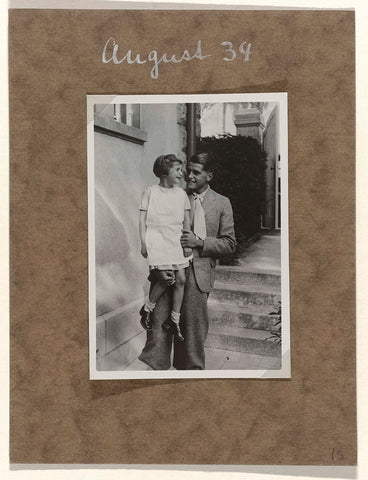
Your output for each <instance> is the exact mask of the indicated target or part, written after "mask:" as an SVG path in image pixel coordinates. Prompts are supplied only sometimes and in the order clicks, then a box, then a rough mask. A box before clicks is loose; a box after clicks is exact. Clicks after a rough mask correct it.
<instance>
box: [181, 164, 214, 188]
mask: <svg viewBox="0 0 368 480" xmlns="http://www.w3.org/2000/svg"><path fill="white" fill-rule="evenodd" d="M211 178H212V172H206V171H205V170H203V165H202V164H200V163H193V162H189V163H188V166H187V188H188V190H190V191H192V192H195V193H202V192H204V191H205V190H206V189H207V187H208V182H209V181H210V180H211Z"/></svg>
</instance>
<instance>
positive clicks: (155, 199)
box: [139, 154, 192, 341]
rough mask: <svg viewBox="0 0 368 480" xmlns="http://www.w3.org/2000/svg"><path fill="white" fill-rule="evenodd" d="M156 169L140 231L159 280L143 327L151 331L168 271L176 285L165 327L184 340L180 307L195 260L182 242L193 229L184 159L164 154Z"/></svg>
mask: <svg viewBox="0 0 368 480" xmlns="http://www.w3.org/2000/svg"><path fill="white" fill-rule="evenodd" d="M153 172H154V174H155V175H156V177H158V178H159V179H160V183H159V184H158V185H152V186H151V187H148V188H146V190H145V191H144V192H143V195H142V199H141V204H140V207H139V210H140V215H139V233H140V239H141V253H142V255H143V257H144V258H148V263H149V268H150V270H151V271H154V273H155V275H156V277H157V279H158V281H157V282H156V283H155V284H154V285H153V287H152V289H151V291H150V294H149V298H148V300H147V301H146V303H145V304H144V305H143V307H142V308H141V310H140V312H139V313H140V315H141V324H142V326H143V328H144V329H145V330H152V312H153V310H154V308H155V306H156V302H157V301H158V299H159V298H160V297H161V295H162V294H163V293H164V292H165V290H166V289H167V288H168V287H167V286H166V285H164V284H163V283H164V282H163V280H164V279H167V272H168V271H170V272H171V273H172V275H173V284H174V285H173V301H172V311H171V315H170V318H168V319H167V320H166V321H165V322H164V323H163V325H162V326H163V328H164V329H166V330H167V331H171V332H172V333H173V335H175V337H177V338H178V339H179V340H181V341H183V340H184V338H183V335H182V333H181V331H180V326H179V322H180V309H181V305H182V302H183V296H184V286H185V272H186V270H185V269H186V268H187V267H188V266H189V261H190V260H191V259H192V251H191V249H184V250H183V247H182V246H181V244H180V237H181V234H182V230H183V229H184V230H190V203H189V199H188V197H187V194H186V193H185V191H184V190H183V189H182V188H180V187H179V186H178V184H179V183H180V180H181V178H182V176H183V162H182V161H181V160H179V159H178V158H176V156H175V155H172V154H169V155H161V156H160V157H158V158H157V159H156V161H155V163H154V166H153ZM160 280H161V281H160Z"/></svg>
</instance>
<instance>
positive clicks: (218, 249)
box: [180, 198, 236, 258]
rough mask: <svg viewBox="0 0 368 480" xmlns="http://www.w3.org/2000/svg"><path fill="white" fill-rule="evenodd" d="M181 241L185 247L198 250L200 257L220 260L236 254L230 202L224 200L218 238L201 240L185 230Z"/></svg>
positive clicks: (226, 199)
mask: <svg viewBox="0 0 368 480" xmlns="http://www.w3.org/2000/svg"><path fill="white" fill-rule="evenodd" d="M180 241H181V244H182V246H183V247H190V248H198V250H199V255H200V257H212V258H220V257H227V256H229V255H231V254H232V253H234V252H235V247H236V240H235V232H234V218H233V209H232V208H231V203H230V200H229V199H228V198H224V203H223V208H222V210H221V213H220V222H219V230H218V233H217V236H216V237H206V239H205V240H200V239H198V238H197V237H196V236H195V235H194V233H193V232H191V231H188V230H184V233H183V235H182V237H181V240H180Z"/></svg>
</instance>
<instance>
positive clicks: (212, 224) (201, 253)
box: [189, 189, 236, 293]
mask: <svg viewBox="0 0 368 480" xmlns="http://www.w3.org/2000/svg"><path fill="white" fill-rule="evenodd" d="M189 200H190V204H191V215H192V217H193V212H194V198H193V195H191V194H189ZM202 207H203V210H204V213H205V218H206V230H207V237H206V239H205V240H204V245H203V248H198V249H197V248H195V249H193V270H194V275H195V279H196V282H197V285H198V288H199V289H200V290H201V291H202V292H205V293H209V292H211V291H212V289H213V284H214V277H215V272H214V270H215V266H216V259H217V258H221V257H226V256H229V255H231V254H232V253H234V251H235V247H236V241H235V232H234V218H233V210H232V208H231V203H230V200H229V199H228V198H227V197H224V196H223V195H220V194H219V193H216V192H215V191H214V190H212V189H209V190H208V191H207V193H206V195H205V197H204V200H203V203H202ZM192 220H193V218H192Z"/></svg>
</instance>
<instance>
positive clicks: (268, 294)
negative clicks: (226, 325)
mask: <svg viewBox="0 0 368 480" xmlns="http://www.w3.org/2000/svg"><path fill="white" fill-rule="evenodd" d="M280 293H281V292H280V288H278V287H272V286H267V287H264V286H262V285H258V286H251V285H240V284H238V285H237V284H232V283H222V282H218V281H215V288H214V290H213V292H212V293H211V298H213V299H214V300H217V301H219V302H221V303H227V304H229V303H230V304H235V305H238V306H242V307H248V306H255V305H263V306H270V307H271V308H273V307H277V306H278V302H280V301H281V294H280Z"/></svg>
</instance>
